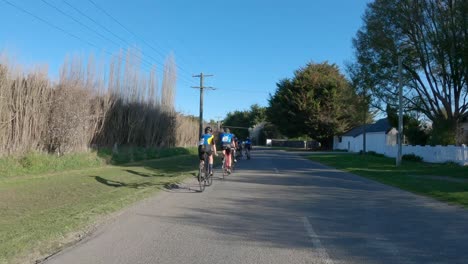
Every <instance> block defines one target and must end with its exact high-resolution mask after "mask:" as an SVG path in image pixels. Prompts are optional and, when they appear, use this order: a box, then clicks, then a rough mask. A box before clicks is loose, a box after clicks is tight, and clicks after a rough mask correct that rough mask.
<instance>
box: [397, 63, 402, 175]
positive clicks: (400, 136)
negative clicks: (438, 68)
mask: <svg viewBox="0 0 468 264" xmlns="http://www.w3.org/2000/svg"><path fill="white" fill-rule="evenodd" d="M402 59H403V58H402V57H401V56H398V138H397V140H398V154H397V158H396V166H397V167H398V166H400V165H401V154H402V153H401V152H402V150H401V148H402V146H401V145H402V143H403V81H402V79H403V78H402V69H401V68H402V65H401V64H402Z"/></svg>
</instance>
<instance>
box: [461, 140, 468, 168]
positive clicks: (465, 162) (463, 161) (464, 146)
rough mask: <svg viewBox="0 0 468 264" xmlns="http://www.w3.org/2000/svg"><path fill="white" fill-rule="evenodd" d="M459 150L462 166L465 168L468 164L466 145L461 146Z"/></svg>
mask: <svg viewBox="0 0 468 264" xmlns="http://www.w3.org/2000/svg"><path fill="white" fill-rule="evenodd" d="M461 150H462V162H461V163H462V165H463V166H465V165H467V163H468V157H467V155H466V145H465V144H462V145H461Z"/></svg>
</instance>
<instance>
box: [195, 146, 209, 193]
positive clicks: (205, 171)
mask: <svg viewBox="0 0 468 264" xmlns="http://www.w3.org/2000/svg"><path fill="white" fill-rule="evenodd" d="M208 158H209V157H208V154H207V153H204V154H203V160H201V161H200V166H199V170H198V184H199V185H200V192H203V191H204V190H205V187H206V186H210V185H211V184H213V177H212V176H211V175H210V171H209V159H208Z"/></svg>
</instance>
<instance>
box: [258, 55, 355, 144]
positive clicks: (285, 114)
mask: <svg viewBox="0 0 468 264" xmlns="http://www.w3.org/2000/svg"><path fill="white" fill-rule="evenodd" d="M358 100H359V98H358V96H357V95H356V94H355V92H354V91H353V89H352V88H351V86H350V84H349V83H348V81H347V80H346V78H345V77H344V76H343V75H342V74H341V73H340V71H339V69H338V67H337V66H336V65H335V64H328V63H327V62H325V63H320V64H313V63H309V64H307V65H306V66H305V67H304V68H300V69H299V70H296V71H295V73H294V77H293V78H292V79H283V80H281V81H280V82H279V83H277V90H276V92H275V94H274V95H270V99H269V107H268V109H267V119H268V120H269V121H270V122H271V123H272V124H274V125H276V126H277V127H278V129H279V131H280V132H281V133H282V134H284V135H286V136H288V137H299V136H303V135H307V136H309V137H311V138H313V139H315V140H317V141H319V142H321V143H322V146H324V147H331V142H332V139H333V136H334V135H336V134H338V133H342V132H344V131H346V130H348V129H350V128H351V127H353V126H355V125H356V124H357V120H358V119H359V118H357V117H356V114H357V111H358V109H359V108H357V107H355V104H356V102H358Z"/></svg>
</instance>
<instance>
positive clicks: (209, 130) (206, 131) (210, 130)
mask: <svg viewBox="0 0 468 264" xmlns="http://www.w3.org/2000/svg"><path fill="white" fill-rule="evenodd" d="M211 132H213V130H212V129H211V127H206V128H205V133H211Z"/></svg>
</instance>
